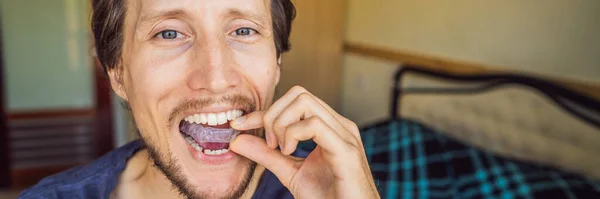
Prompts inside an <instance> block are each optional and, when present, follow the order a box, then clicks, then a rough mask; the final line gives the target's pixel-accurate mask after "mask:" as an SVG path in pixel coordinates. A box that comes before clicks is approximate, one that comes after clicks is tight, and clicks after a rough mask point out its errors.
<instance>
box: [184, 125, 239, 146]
mask: <svg viewBox="0 0 600 199" xmlns="http://www.w3.org/2000/svg"><path fill="white" fill-rule="evenodd" d="M180 130H181V131H182V132H186V133H185V134H187V135H189V136H192V138H194V140H196V142H198V143H205V142H214V143H229V142H230V141H231V140H233V139H235V138H236V137H237V136H238V135H239V134H240V133H241V131H238V130H235V129H232V128H226V129H220V128H212V127H204V126H202V125H183V126H180Z"/></svg>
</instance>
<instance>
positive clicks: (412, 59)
mask: <svg viewBox="0 0 600 199" xmlns="http://www.w3.org/2000/svg"><path fill="white" fill-rule="evenodd" d="M344 50H345V52H347V53H354V54H358V55H361V56H369V57H374V58H377V59H382V60H387V61H392V62H397V63H402V64H404V65H413V66H418V67H422V68H425V69H431V70H435V71H440V72H446V73H451V74H473V73H476V74H481V73H485V72H508V73H519V74H526V75H528V76H536V77H539V78H541V79H545V80H549V81H552V82H556V83H557V84H560V85H564V86H566V87H568V88H569V89H572V90H575V91H577V92H580V93H582V94H585V95H587V96H591V97H593V98H596V99H600V84H589V83H586V82H580V81H576V80H572V79H566V78H560V77H548V76H544V75H540V74H532V73H529V72H524V71H517V70H512V69H507V67H502V66H490V65H485V64H479V63H471V62H466V61H459V60H454V59H450V58H442V57H435V56H430V55H425V54H419V53H413V52H406V51H400V50H395V49H389V48H385V47H379V46H373V45H365V44H360V43H348V42H346V43H345V44H344Z"/></svg>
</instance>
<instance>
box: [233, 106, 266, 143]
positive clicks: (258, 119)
mask: <svg viewBox="0 0 600 199" xmlns="http://www.w3.org/2000/svg"><path fill="white" fill-rule="evenodd" d="M264 114H265V111H255V112H252V113H249V114H246V115H244V116H242V117H239V118H237V119H235V120H233V121H232V122H231V123H230V125H231V128H233V129H235V130H240V131H244V130H250V129H258V128H262V127H263V126H264V122H263V117H264ZM265 140H266V141H267V146H269V147H270V148H273V149H274V148H276V147H277V138H275V135H273V134H272V133H269V132H266V131H265Z"/></svg>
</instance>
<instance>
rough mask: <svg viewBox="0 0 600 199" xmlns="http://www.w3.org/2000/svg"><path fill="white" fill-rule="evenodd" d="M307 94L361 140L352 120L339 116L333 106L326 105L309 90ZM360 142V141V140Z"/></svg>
mask: <svg viewBox="0 0 600 199" xmlns="http://www.w3.org/2000/svg"><path fill="white" fill-rule="evenodd" d="M307 93H308V94H310V95H311V96H313V97H314V98H315V100H316V101H317V102H318V103H319V104H321V106H323V107H324V108H325V109H327V111H329V113H331V115H333V116H334V118H335V119H337V120H338V122H340V123H341V124H342V126H344V128H346V130H348V131H349V132H351V133H352V134H353V135H354V136H355V137H356V138H357V139H358V140H359V141H361V140H360V139H361V138H360V132H359V130H358V127H357V126H356V124H355V123H354V122H352V121H351V120H349V119H347V118H345V117H343V116H341V115H340V114H338V113H337V112H336V111H335V110H333V108H331V107H330V106H329V105H327V103H325V102H324V101H323V100H321V99H320V98H318V97H316V96H315V95H313V94H312V93H310V92H307ZM361 144H362V142H361Z"/></svg>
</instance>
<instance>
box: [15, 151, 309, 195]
mask: <svg viewBox="0 0 600 199" xmlns="http://www.w3.org/2000/svg"><path fill="white" fill-rule="evenodd" d="M142 146H143V144H142V142H141V141H139V140H138V141H133V142H131V143H129V144H127V145H125V146H122V147H120V148H118V149H116V150H113V151H111V152H110V153H108V154H106V155H104V156H102V157H101V158H99V159H97V160H95V161H94V162H92V163H91V164H88V165H85V166H80V167H76V168H73V169H70V170H67V171H64V172H61V173H59V174H56V175H53V176H50V177H46V178H44V179H43V180H41V181H40V182H39V183H38V184H37V185H35V186H33V187H31V188H29V189H27V190H25V191H24V192H23V193H21V195H20V196H19V198H23V199H25V198H86V199H87V198H89V199H95V198H98V199H100V198H102V199H104V198H109V196H110V194H111V192H112V191H113V190H114V189H115V187H116V185H117V181H118V179H119V175H121V173H122V172H123V170H125V167H126V166H127V160H129V158H131V157H132V156H133V155H134V154H135V153H136V152H137V151H138V150H139V149H141V148H142ZM292 155H293V156H296V157H302V158H304V157H306V156H307V155H308V153H306V152H304V151H301V150H298V151H296V152H294V154H292ZM252 198H283V199H288V198H293V197H292V194H291V193H290V192H289V191H288V189H287V188H285V187H284V186H283V185H282V184H281V182H279V180H278V179H277V177H276V176H275V175H274V174H273V173H271V172H270V171H269V170H266V171H265V172H264V174H263V176H262V178H261V180H260V183H259V185H258V187H257V189H256V192H255V193H254V196H252Z"/></svg>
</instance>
